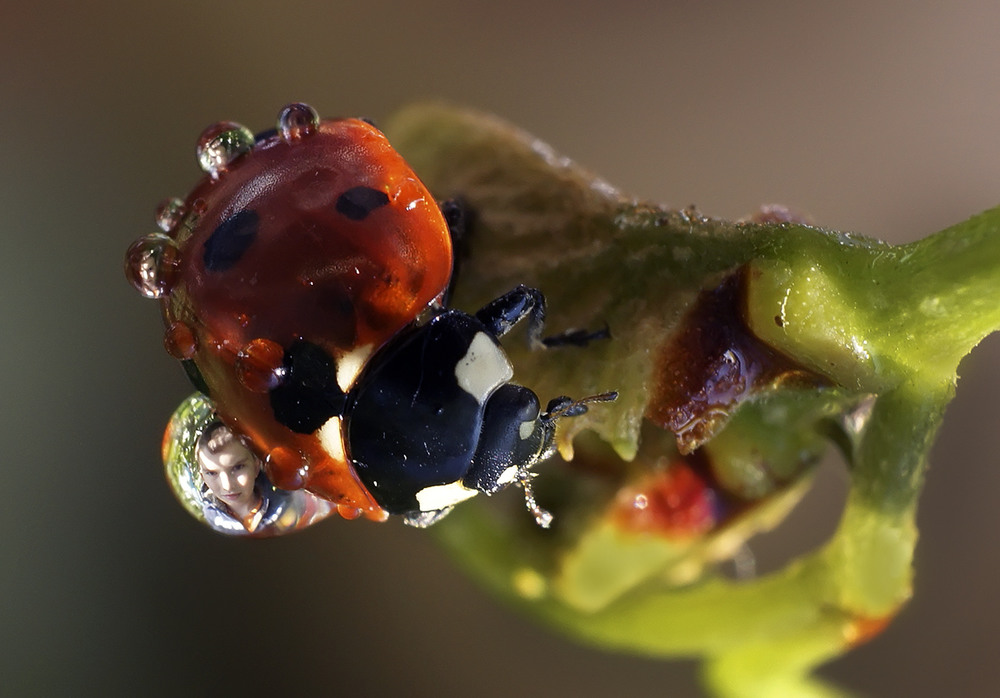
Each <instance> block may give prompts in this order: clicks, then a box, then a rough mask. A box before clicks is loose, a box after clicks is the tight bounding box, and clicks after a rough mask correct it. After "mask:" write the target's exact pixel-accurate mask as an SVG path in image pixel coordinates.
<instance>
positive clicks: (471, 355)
mask: <svg viewBox="0 0 1000 698" xmlns="http://www.w3.org/2000/svg"><path fill="white" fill-rule="evenodd" d="M513 377H514V369H513V367H512V366H511V365H510V361H508V360H507V356H506V355H505V354H504V353H503V350H501V349H500V347H498V346H497V344H496V342H494V341H493V338H492V337H490V336H489V335H488V334H486V333H485V332H478V333H476V336H475V337H473V338H472V342H470V343H469V350H468V351H467V352H465V356H463V357H462V358H461V359H460V360H459V362H458V363H457V364H455V380H456V381H458V386H459V387H460V388H461V389H462V390H464V391H465V392H467V393H468V394H469V395H471V396H472V397H474V398H476V401H477V402H478V403H479V404H480V405H481V404H483V403H484V402H486V399H487V398H488V397H489V396H490V395H491V394H492V393H493V391H494V390H496V389H497V388H498V387H500V386H501V385H503V384H504V383H506V382H507V381H509V380H510V379H511V378H513Z"/></svg>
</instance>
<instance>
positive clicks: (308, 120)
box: [278, 102, 319, 143]
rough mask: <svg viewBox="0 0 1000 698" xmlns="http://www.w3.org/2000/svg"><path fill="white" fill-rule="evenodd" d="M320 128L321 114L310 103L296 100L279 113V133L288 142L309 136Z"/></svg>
mask: <svg viewBox="0 0 1000 698" xmlns="http://www.w3.org/2000/svg"><path fill="white" fill-rule="evenodd" d="M318 128H319V114H317V113H316V110H315V109H313V108H312V107H310V106H309V105H308V104H302V103H301V102H294V103H292V104H289V105H288V106H286V107H285V108H284V109H282V110H281V113H280V114H278V133H280V134H281V139H282V140H283V141H285V142H286V143H292V142H294V141H297V140H299V139H300V138H303V137H304V136H308V135H309V134H310V133H314V132H315V131H316V129H318Z"/></svg>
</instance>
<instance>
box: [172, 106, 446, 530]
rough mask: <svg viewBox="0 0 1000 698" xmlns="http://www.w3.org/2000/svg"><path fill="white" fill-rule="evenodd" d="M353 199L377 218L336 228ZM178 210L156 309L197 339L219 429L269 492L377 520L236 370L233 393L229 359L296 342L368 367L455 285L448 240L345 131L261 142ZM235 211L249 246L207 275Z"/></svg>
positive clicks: (422, 199) (392, 159)
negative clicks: (181, 214)
mask: <svg viewBox="0 0 1000 698" xmlns="http://www.w3.org/2000/svg"><path fill="white" fill-rule="evenodd" d="M356 188H363V189H364V190H365V191H366V192H368V193H369V194H370V193H371V192H369V191H368V190H374V191H375V192H376V193H378V194H377V198H378V201H379V205H377V206H374V207H372V208H371V210H370V211H365V212H364V215H362V216H359V215H358V214H357V212H355V213H354V215H345V213H344V211H343V208H342V207H341V206H338V203H339V202H340V197H341V195H342V194H344V192H347V191H349V190H352V189H356ZM381 193H384V195H385V197H383V196H382V194H381ZM384 199H387V201H385V203H382V202H383V200H384ZM185 204H186V210H187V212H188V213H187V216H186V217H185V218H184V220H183V221H182V223H181V224H180V226H178V228H177V229H176V230H175V231H173V233H172V234H173V236H174V237H175V239H176V241H177V243H178V244H179V247H180V261H179V264H178V268H177V282H176V283H175V285H174V286H173V288H172V290H171V291H170V293H169V295H167V296H166V297H165V298H163V309H164V315H165V320H166V322H167V324H168V325H171V324H173V323H178V322H180V323H183V324H184V325H185V326H186V327H188V328H189V329H190V330H191V332H192V333H193V336H194V340H195V341H194V342H193V344H194V346H195V347H196V349H194V354H193V356H192V358H193V360H194V362H195V364H196V365H197V367H198V369H199V372H200V373H201V376H202V377H203V379H204V381H205V383H206V384H207V386H208V388H209V391H210V396H211V397H212V399H213V400H214V401H215V402H216V404H217V406H218V410H219V413H220V415H221V416H222V417H223V419H224V420H225V421H226V422H227V423H229V424H230V426H231V427H233V428H234V429H236V430H238V431H239V432H240V433H242V434H244V435H245V436H247V437H248V438H250V439H251V440H252V441H253V443H254V445H255V447H256V449H257V450H258V452H259V453H260V455H261V456H262V457H264V458H265V459H266V458H267V457H268V454H271V453H274V454H275V457H273V458H271V459H270V461H269V462H268V463H267V466H266V467H267V468H268V474H269V476H270V477H271V479H272V481H273V482H274V484H276V485H277V486H279V487H284V488H296V487H303V486H304V487H306V488H308V489H309V490H311V491H313V492H315V493H317V494H319V495H321V496H324V497H326V498H328V499H330V500H332V501H334V502H337V503H338V504H342V505H344V506H345V507H346V508H356V509H360V510H362V511H363V512H365V513H367V514H369V515H370V516H376V517H377V516H379V515H380V514H381V510H380V508H379V507H378V505H377V504H375V502H374V500H372V498H371V497H370V495H369V494H368V492H367V491H366V490H365V488H364V487H363V486H362V485H361V484H360V483H359V482H358V480H357V479H356V478H355V476H354V473H353V471H352V470H351V468H350V466H349V465H348V464H347V463H346V462H344V460H343V459H338V458H335V457H333V456H331V455H330V454H329V453H327V452H326V451H325V450H324V449H323V447H322V446H321V445H320V444H319V441H318V439H317V438H316V437H315V436H314V435H311V434H297V433H295V432H293V431H292V430H290V429H289V428H287V427H285V426H283V425H281V424H280V423H278V422H277V421H276V420H275V419H274V416H273V413H272V410H271V407H270V404H269V400H268V395H267V394H266V392H262V391H261V390H260V388H259V386H255V385H251V387H252V388H254V389H251V387H247V386H246V385H245V384H244V383H245V374H246V368H245V366H241V369H242V370H243V374H244V381H241V380H240V370H238V367H237V358H238V357H239V355H240V352H241V351H243V350H244V349H245V348H247V347H248V346H250V345H251V343H253V342H256V343H257V344H256V345H254V346H255V347H259V346H260V345H261V342H260V340H266V342H267V343H269V344H268V346H272V344H271V343H273V344H276V345H279V346H280V347H288V346H289V345H290V344H291V343H292V342H294V341H295V340H298V339H304V340H307V341H309V342H312V343H314V344H317V345H319V346H321V347H323V348H324V349H325V350H326V351H327V353H329V354H330V356H331V357H332V358H333V359H334V361H339V359H340V358H341V357H343V356H345V355H347V354H351V353H355V354H364V355H370V353H372V352H374V351H376V350H377V349H378V348H379V347H380V346H381V345H382V344H384V343H385V342H386V341H387V340H388V339H390V338H391V337H392V336H393V335H394V334H396V333H397V332H398V331H399V330H400V329H402V328H403V327H405V326H406V325H408V324H409V323H411V322H412V321H413V320H414V319H415V318H416V317H417V316H418V315H419V314H420V313H421V312H422V311H423V310H424V309H425V308H427V307H428V306H429V305H430V304H432V303H434V302H435V300H438V299H440V298H441V297H442V295H443V293H444V292H445V290H446V288H447V286H448V283H449V281H450V278H451V271H452V249H451V240H450V236H449V233H448V228H447V225H446V223H445V221H444V219H443V217H442V215H441V212H440V209H439V208H438V206H437V204H436V202H435V200H434V198H433V197H432V196H431V194H430V193H429V192H428V191H427V189H426V188H425V187H424V185H423V184H422V183H421V182H420V180H419V179H418V178H417V176H416V175H415V174H414V173H413V171H412V170H411V169H410V167H409V166H408V165H407V164H406V162H405V161H404V160H403V159H402V157H401V156H400V155H399V154H398V153H396V151H395V150H393V149H392V147H391V146H390V145H389V143H388V141H387V140H386V138H385V137H384V136H383V135H382V134H381V132H379V131H378V130H377V129H375V128H373V127H372V126H370V125H368V124H367V123H365V122H363V121H359V120H355V119H343V120H334V121H323V122H321V123H320V125H319V128H318V129H316V130H315V131H314V132H312V133H309V134H308V135H305V136H304V137H302V138H301V139H297V140H293V141H292V142H285V141H284V140H282V139H281V138H280V137H279V136H274V137H271V138H267V139H264V140H262V141H259V142H258V143H257V144H256V145H255V146H254V148H253V150H252V151H251V152H249V153H247V154H246V155H243V156H241V157H239V158H237V159H236V160H235V161H234V162H232V163H231V164H230V165H229V166H228V167H227V169H226V171H224V172H221V173H220V174H219V176H218V177H217V178H213V177H211V176H206V177H205V178H204V179H203V180H202V181H201V182H200V183H199V184H198V185H197V186H196V187H195V189H194V190H193V191H192V192H191V194H190V195H189V196H188V197H187V199H186V201H185ZM243 211H252V212H253V213H254V214H255V215H256V221H257V223H256V229H255V231H254V236H253V239H252V242H250V243H249V244H248V245H247V246H246V248H245V249H243V250H240V254H239V255H238V259H236V260H235V261H234V262H233V263H232V264H231V265H227V266H225V267H224V268H222V269H219V268H207V267H206V253H205V246H206V242H207V241H208V240H209V239H210V238H211V236H212V234H213V232H214V231H216V229H217V228H218V227H219V226H220V225H221V224H223V223H224V222H225V221H227V220H228V219H230V218H231V217H232V216H234V215H237V214H239V213H240V212H243ZM349 213H350V212H349ZM209 267H211V265H209ZM359 350H360V351H359ZM256 355H258V356H259V355H260V352H259V351H258V352H257V354H256ZM264 368H265V369H266V366H265V367H264ZM279 454H280V457H277V456H278V455H279ZM295 454H298V455H299V456H300V457H301V458H299V459H296V458H295V457H294V455H295Z"/></svg>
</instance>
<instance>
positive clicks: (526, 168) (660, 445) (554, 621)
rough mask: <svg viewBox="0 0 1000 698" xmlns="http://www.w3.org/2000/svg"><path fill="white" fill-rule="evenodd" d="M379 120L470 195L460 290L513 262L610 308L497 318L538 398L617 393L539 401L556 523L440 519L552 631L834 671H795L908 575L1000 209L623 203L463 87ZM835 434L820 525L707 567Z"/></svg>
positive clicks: (501, 589)
mask: <svg viewBox="0 0 1000 698" xmlns="http://www.w3.org/2000/svg"><path fill="white" fill-rule="evenodd" d="M387 132H388V133H389V135H390V137H391V138H392V139H393V142H394V144H395V145H396V147H397V148H398V149H399V150H400V151H401V152H402V153H403V155H404V156H405V157H407V158H408V160H409V161H410V163H411V164H412V165H413V167H414V169H415V170H416V171H417V172H418V174H420V176H421V177H422V178H423V179H424V181H425V182H426V183H427V184H428V186H429V187H430V188H431V190H432V191H433V192H434V193H435V195H436V196H438V197H440V198H442V199H443V198H451V197H458V198H460V199H461V200H463V201H464V202H465V203H466V204H467V206H468V208H469V211H470V213H471V221H472V224H471V226H470V230H469V234H468V237H467V239H466V240H464V241H463V244H462V249H461V250H460V252H461V254H460V257H459V266H458V270H457V273H458V276H457V279H458V281H457V286H456V289H455V295H454V299H453V303H454V304H455V305H457V306H458V307H461V308H464V309H466V310H474V309H475V308H477V307H479V306H481V305H482V304H484V303H485V302H487V301H488V300H490V299H492V298H494V297H496V296H498V295H499V294H501V293H503V292H504V291H506V290H508V289H510V288H512V287H514V286H516V285H517V284H521V283H524V284H528V285H531V286H535V287H537V288H539V289H541V290H542V291H543V293H544V294H545V295H546V297H547V300H548V313H549V314H548V317H549V324H548V328H547V329H548V331H549V332H551V333H558V332H562V331H565V330H569V329H572V328H589V329H598V328H601V327H604V326H607V327H608V328H609V330H610V334H611V339H610V340H608V341H598V342H593V343H591V344H590V345H589V346H587V347H584V348H578V347H565V348H559V349H550V350H547V351H531V350H529V349H528V348H527V346H524V344H525V343H524V342H519V341H518V340H517V338H516V337H515V338H513V339H510V340H507V341H506V344H505V346H506V348H507V349H508V351H509V353H510V355H511V357H512V361H513V363H514V365H515V380H517V381H518V382H520V383H523V384H525V385H527V386H530V387H531V388H532V389H533V390H535V391H536V392H537V393H538V394H539V396H540V397H541V398H542V400H543V401H544V400H547V399H548V398H550V397H554V396H556V395H563V394H567V395H571V396H574V397H582V396H586V395H592V394H596V393H601V392H604V391H608V390H617V391H618V392H619V393H620V397H619V399H618V401H617V402H615V403H613V404H599V405H594V406H592V407H591V409H590V411H589V412H588V413H587V414H586V415H583V416H581V417H576V418H573V419H565V420H563V421H562V422H561V423H560V433H559V445H560V451H561V453H562V455H563V457H564V458H565V459H566V461H565V462H553V463H550V464H546V465H545V466H544V467H543V471H542V473H541V476H540V477H539V478H538V479H537V481H536V482H537V486H538V497H539V499H540V500H541V504H542V505H543V506H545V507H547V508H550V509H551V510H552V511H553V513H554V514H555V516H556V519H555V525H554V527H553V530H551V531H543V530H541V529H539V528H537V527H536V526H534V525H533V524H532V522H531V521H530V518H529V517H528V516H527V515H526V514H525V512H524V511H523V510H518V509H517V507H510V508H504V507H503V506H501V507H491V506H489V504H490V503H483V502H474V503H469V504H465V505H463V506H461V507H459V508H458V509H457V510H456V512H454V513H453V514H452V515H451V516H450V517H449V518H448V519H446V520H444V521H443V522H442V523H440V524H438V525H437V526H435V532H436V533H437V535H438V538H439V540H440V541H441V542H442V544H443V545H445V546H446V547H447V548H448V549H449V550H451V551H452V552H453V553H454V555H455V557H456V559H457V560H458V561H459V562H460V564H462V565H463V566H464V567H465V568H466V569H468V570H469V572H470V573H471V574H472V575H473V576H475V577H476V578H478V579H479V580H480V581H481V582H482V583H483V584H484V585H485V586H486V587H488V588H490V589H491V590H492V591H493V592H494V593H496V594H497V595H499V596H501V597H502V598H505V599H506V600H507V601H508V602H509V603H511V604H513V605H515V606H516V607H518V608H520V609H521V610H523V611H524V612H525V613H527V614H529V615H530V616H532V617H534V618H536V619H538V620H540V621H543V622H545V623H548V624H550V625H551V626H553V627H555V628H557V629H559V630H560V631H562V632H564V633H567V634H568V635H570V636H573V637H576V638H578V639H580V640H583V641H586V642H591V643H595V644H597V645H599V646H601V647H605V648H608V649H614V650H627V651H632V652H635V653H639V654H647V655H654V656H663V657H672V656H700V657H703V658H704V659H705V660H706V671H705V677H706V684H707V685H708V686H710V687H711V689H712V690H714V691H715V692H716V693H718V694H719V695H733V696H739V695H748V696H749V695H752V696H769V695H770V696H783V695H817V696H819V695H836V694H838V693H837V692H836V689H834V688H833V687H830V686H826V685H824V684H822V683H819V682H817V681H815V680H813V679H812V678H810V677H809V676H808V673H809V671H810V670H811V669H812V668H813V667H814V666H816V665H817V664H819V663H821V662H824V661H826V660H828V659H830V658H832V657H835V656H837V655H838V654H840V653H842V652H844V651H846V650H848V649H849V648H850V647H852V646H854V645H855V644H857V643H859V642H862V641H864V640H866V639H868V638H870V637H872V636H874V635H875V634H877V632H878V631H879V630H881V628H883V627H884V626H885V624H886V623H887V622H888V621H889V620H890V619H891V618H892V616H893V615H894V614H895V613H896V612H897V611H898V610H899V608H900V607H901V606H902V605H903V604H904V603H905V601H906V600H907V599H908V598H909V596H910V593H911V583H912V564H911V563H912V558H913V550H914V546H915V544H916V538H917V532H916V527H915V523H914V515H915V507H916V503H917V498H918V495H919V493H920V488H921V486H922V484H923V474H924V471H925V469H926V467H927V458H928V453H929V451H930V447H931V444H932V442H933V439H934V436H935V434H936V432H937V429H938V427H939V426H940V423H941V419H942V415H943V412H944V408H945V406H946V405H947V403H948V401H949V400H950V399H951V397H952V396H953V394H954V386H955V380H956V370H957V366H958V363H959V361H960V360H961V359H962V357H964V356H965V355H966V354H967V353H968V352H969V351H970V350H971V349H972V347H974V346H975V345H976V344H977V343H978V342H979V341H980V340H981V339H982V338H983V337H984V336H986V335H987V334H989V333H990V332H993V331H994V330H996V329H997V327H998V326H1000V303H998V302H997V292H996V289H997V288H998V287H1000V209H994V210H992V211H988V212H986V213H984V214H982V215H980V216H978V217H976V218H974V219H972V220H970V221H967V222H965V223H962V224H959V225H956V226H954V227H952V228H949V229H947V230H945V231H943V232H941V233H938V234H937V235H934V236H931V237H930V238H927V239H926V240H922V241H919V242H916V243H912V244H908V245H903V246H891V245H888V244H885V243H881V242H878V241H876V240H872V239H868V238H864V237H859V236H855V235H848V234H844V233H838V232H833V231H826V230H822V229H818V228H815V227H811V226H807V225H804V224H800V223H796V222H792V221H783V222H782V221H775V220H774V219H773V216H772V217H770V218H768V217H761V221H763V222H730V221H721V220H715V219H712V218H708V217H706V216H703V215H701V214H700V213H698V212H697V211H693V210H684V211H677V210H668V209H664V208H660V207H657V206H653V205H649V204H645V203H641V202H638V201H635V200H633V199H631V198H629V197H627V196H625V195H623V194H621V193H620V192H618V191H617V190H615V189H614V188H613V187H612V186H610V185H608V184H607V183H605V182H603V181H601V180H599V179H597V178H595V177H593V176H592V175H590V174H588V173H586V172H584V171H582V170H581V169H579V168H578V167H577V166H576V165H574V164H573V163H572V162H570V161H569V160H567V159H565V158H562V157H560V156H558V155H556V154H555V153H553V152H552V150H551V149H550V148H549V147H548V146H546V145H545V144H543V143H541V142H539V141H537V140H536V139H534V138H532V137H531V136H529V135H527V134H525V133H523V132H521V131H519V130H517V129H515V128H513V127H511V126H509V125H507V124H505V123H503V122H501V121H499V120H497V119H495V118H493V117H490V116H487V115H483V114H479V113H475V112H470V111H465V110H461V109H455V108H451V107H447V106H442V105H418V106H414V107H411V108H409V109H407V110H405V111H403V112H401V113H400V114H399V115H397V117H396V118H395V119H394V120H392V121H391V122H390V123H389V124H388V128H387ZM831 445H833V446H835V447H836V448H838V449H839V450H840V451H841V453H842V454H843V456H844V460H845V461H846V463H847V465H848V467H849V470H850V479H851V484H850V491H849V494H848V498H847V502H846V505H845V509H844V512H843V515H842V519H841V522H840V525H839V527H838V529H837V531H836V533H835V535H834V536H833V537H832V539H831V540H830V541H828V542H827V544H825V545H824V546H822V547H821V548H820V549H818V550H815V551H813V552H811V553H809V554H808V555H806V556H804V557H802V558H801V559H799V560H796V561H793V562H791V563H789V564H788V565H787V566H786V567H785V568H784V569H782V570H780V571H778V572H776V573H774V574H770V575H766V576H762V577H758V578H752V579H737V580H733V579H726V578H723V577H721V576H719V574H718V572H717V570H716V565H715V563H717V562H718V561H719V560H722V559H725V558H726V557H728V556H731V555H732V554H734V552H735V551H737V550H738V549H739V548H740V546H741V545H742V544H743V543H744V542H745V541H746V540H747V539H748V538H749V537H750V536H752V535H754V534H755V533H757V532H759V531H761V530H765V529H767V528H770V527H772V526H774V525H777V524H778V523H779V522H780V520H781V519H782V518H783V516H784V515H785V514H786V513H787V511H788V510H790V508H791V507H792V506H793V505H794V504H795V502H796V501H798V499H799V498H800V497H801V495H802V493H803V492H804V490H805V489H806V488H807V487H808V485H809V483H810V481H811V475H812V472H813V466H814V464H815V463H816V462H817V460H818V459H819V458H820V457H821V456H822V454H823V453H824V451H825V450H826V449H827V448H829V447H830V446H831ZM574 455H575V458H573V456H574ZM571 458H573V459H572V460H570V459H571ZM502 499H509V498H502ZM502 504H509V502H508V501H504V502H502Z"/></svg>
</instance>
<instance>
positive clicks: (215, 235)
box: [204, 210, 260, 271]
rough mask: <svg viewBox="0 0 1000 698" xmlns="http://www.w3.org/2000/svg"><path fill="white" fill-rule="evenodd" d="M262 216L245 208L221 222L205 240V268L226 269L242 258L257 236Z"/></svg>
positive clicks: (212, 269) (211, 269)
mask: <svg viewBox="0 0 1000 698" xmlns="http://www.w3.org/2000/svg"><path fill="white" fill-rule="evenodd" d="M259 224H260V218H259V217H258V216H257V212H256V211H250V210H244V211H240V212H239V213H235V214H233V215H232V216H230V217H229V218H227V219H226V220H224V221H222V222H221V223H219V227H217V228H216V229H215V230H213V231H212V234H211V235H210V236H209V237H208V240H206V241H205V253H204V261H205V269H207V270H208V271H225V270H227V269H229V268H230V267H232V266H233V265H234V264H236V262H238V261H239V260H240V257H242V256H243V253H244V252H246V251H247V249H249V247H250V245H252V244H253V241H254V239H255V238H256V237H257V226H258V225H259Z"/></svg>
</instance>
